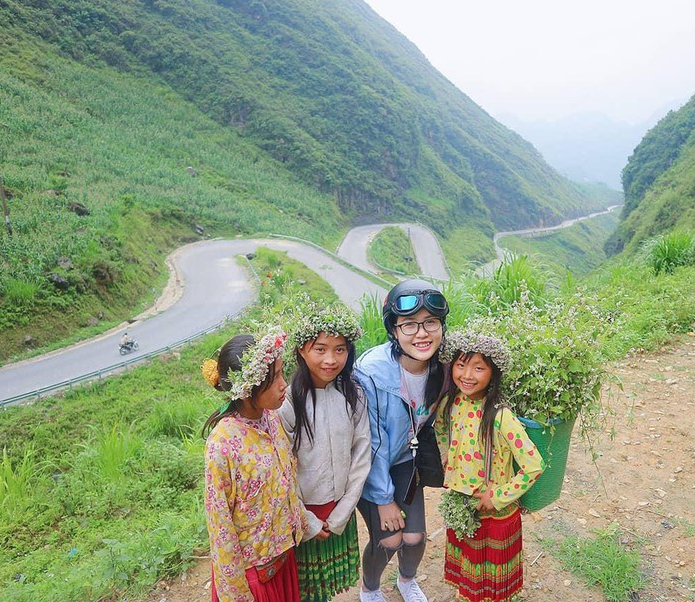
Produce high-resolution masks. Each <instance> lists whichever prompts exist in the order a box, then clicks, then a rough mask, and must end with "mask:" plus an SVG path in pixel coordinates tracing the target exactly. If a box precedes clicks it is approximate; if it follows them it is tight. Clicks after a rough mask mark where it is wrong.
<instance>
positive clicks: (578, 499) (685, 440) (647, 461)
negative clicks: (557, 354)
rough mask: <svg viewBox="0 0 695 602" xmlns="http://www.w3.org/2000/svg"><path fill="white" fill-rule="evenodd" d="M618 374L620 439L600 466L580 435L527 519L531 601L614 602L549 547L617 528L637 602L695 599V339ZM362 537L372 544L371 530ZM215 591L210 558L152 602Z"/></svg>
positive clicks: (431, 577)
mask: <svg viewBox="0 0 695 602" xmlns="http://www.w3.org/2000/svg"><path fill="white" fill-rule="evenodd" d="M612 372H613V374H615V375H616V376H617V377H618V378H619V379H620V381H621V382H622V386H623V391H622V392H620V391H618V392H617V394H614V395H612V396H611V397H607V398H606V399H607V402H608V403H609V404H610V407H611V408H612V409H613V410H614V412H615V417H614V421H613V422H612V424H611V426H612V427H613V428H614V429H615V432H614V436H613V437H612V438H611V437H610V436H609V433H608V432H606V433H604V434H603V437H602V440H601V442H600V456H599V458H598V459H597V462H596V466H595V465H594V464H593V463H592V462H591V456H590V454H589V453H588V452H587V451H586V450H585V448H584V444H583V443H582V442H581V441H580V440H579V439H577V437H576V432H575V438H574V439H573V443H572V448H571V451H570V456H569V460H568V465H567V473H566V477H565V483H564V487H563V491H562V495H561V496H560V499H559V500H558V501H557V502H556V503H554V504H552V505H551V506H550V507H548V508H546V509H543V510H541V511H539V512H537V513H534V514H529V515H527V516H526V517H525V519H524V549H525V567H524V570H525V588H524V592H523V598H524V599H525V600H529V601H533V602H556V601H557V600H562V601H564V602H591V601H594V602H602V601H603V600H605V597H604V596H603V594H602V592H601V590H600V589H598V588H596V587H594V586H591V585H588V584H586V583H584V582H583V581H582V579H581V578H580V577H578V576H576V575H574V574H573V573H572V572H570V571H569V570H567V569H565V568H564V567H563V566H562V565H561V564H560V562H559V561H558V560H557V559H556V558H555V557H554V555H553V553H552V551H551V547H549V546H548V545H547V542H548V541H557V540H559V539H560V538H563V537H565V536H566V535H568V534H570V533H572V534H577V535H579V536H581V537H591V536H593V535H594V534H595V532H596V531H597V530H605V529H608V528H609V527H611V526H612V525H615V526H617V527H619V532H620V536H619V541H620V543H621V545H623V546H625V547H627V548H629V549H633V550H638V551H639V553H640V555H641V558H642V565H641V568H642V571H643V574H644V575H645V577H646V585H645V587H644V588H643V589H641V590H640V591H638V592H634V593H633V594H632V595H631V597H630V602H635V601H637V600H642V601H649V602H681V601H690V602H695V336H693V335H692V333H691V335H690V336H687V337H684V339H682V340H680V341H678V342H676V343H675V344H674V345H673V346H672V347H669V348H667V349H662V350H661V351H660V352H659V353H655V354H650V355H645V356H639V357H635V358H630V359H627V360H625V361H623V362H621V363H619V364H617V365H616V366H614V367H613V368H612ZM576 430H577V429H575V431H576ZM439 496H440V491H439V490H433V489H430V490H428V494H427V507H428V530H429V540H430V541H429V544H428V549H427V552H426V557H425V559H424V561H423V564H422V565H421V569H420V574H419V581H420V583H421V585H422V588H423V590H424V591H425V593H426V594H427V596H428V598H429V600H430V602H445V601H448V600H454V599H455V591H454V589H453V588H451V587H450V586H448V585H446V584H445V583H444V582H443V580H442V571H443V562H444V539H445V536H444V530H443V525H442V520H441V517H440V516H439V512H438V511H437V508H436V506H437V503H438V501H439ZM361 537H362V540H361V541H366V535H365V533H364V531H362V533H361ZM544 542H545V543H544ZM395 576H396V569H395V566H394V567H393V568H387V570H386V573H385V575H384V581H383V589H384V591H385V593H386V596H387V597H388V599H389V600H390V601H391V602H398V601H400V600H401V597H400V594H399V593H398V591H397V590H396V589H395V587H394V584H395V581H394V580H395ZM209 588H210V566H209V560H208V559H205V558H201V559H200V561H199V562H198V563H197V564H195V565H194V566H192V567H191V568H190V569H189V570H188V571H187V572H186V573H185V574H184V575H182V576H181V577H177V578H176V579H173V580H171V581H168V582H161V583H160V584H158V586H157V587H156V588H155V589H154V590H153V591H152V593H151V595H150V596H149V597H148V598H146V602H207V601H209V600H210V589H209ZM335 600H336V602H347V601H348V600H358V594H357V591H356V589H355V590H352V591H350V592H346V593H344V594H341V595H340V596H338V597H336V598H335Z"/></svg>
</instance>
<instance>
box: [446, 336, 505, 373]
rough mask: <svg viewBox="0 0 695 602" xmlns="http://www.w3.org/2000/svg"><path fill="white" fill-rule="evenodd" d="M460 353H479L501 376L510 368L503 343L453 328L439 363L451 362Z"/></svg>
mask: <svg viewBox="0 0 695 602" xmlns="http://www.w3.org/2000/svg"><path fill="white" fill-rule="evenodd" d="M461 353H480V354H481V355H485V356H487V357H489V358H490V359H491V360H492V361H493V363H494V364H495V366H497V367H498V368H499V370H500V372H501V373H502V374H506V373H507V371H508V370H509V368H510V367H511V358H510V356H509V348H508V347H507V344H506V343H505V342H504V341H502V340H501V339H498V338H497V337H491V336H487V335H484V334H479V333H477V332H474V331H472V330H464V329H463V328H455V329H453V330H452V331H450V332H448V333H447V335H446V341H445V343H444V349H443V350H442V352H441V353H440V354H439V361H440V362H442V363H443V364H446V363H449V362H452V361H454V359H455V358H457V357H458V356H459V355H460V354H461Z"/></svg>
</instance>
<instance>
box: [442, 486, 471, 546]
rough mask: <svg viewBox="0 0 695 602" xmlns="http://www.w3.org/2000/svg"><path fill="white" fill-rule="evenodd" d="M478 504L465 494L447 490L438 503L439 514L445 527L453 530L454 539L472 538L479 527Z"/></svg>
mask: <svg viewBox="0 0 695 602" xmlns="http://www.w3.org/2000/svg"><path fill="white" fill-rule="evenodd" d="M478 504H479V502H478V500H477V499H476V498H474V497H473V496H470V495H466V494H465V493H459V492H458V491H453V490H451V489H447V490H446V491H445V492H444V493H443V494H442V501H441V502H439V512H441V513H442V516H443V517H444V522H445V523H446V526H447V527H449V528H450V529H453V531H454V533H455V534H456V537H458V538H459V539H462V538H463V537H464V536H465V537H473V536H474V535H475V532H476V531H477V530H478V527H480V517H479V516H478V511H477V510H476V508H477V506H478Z"/></svg>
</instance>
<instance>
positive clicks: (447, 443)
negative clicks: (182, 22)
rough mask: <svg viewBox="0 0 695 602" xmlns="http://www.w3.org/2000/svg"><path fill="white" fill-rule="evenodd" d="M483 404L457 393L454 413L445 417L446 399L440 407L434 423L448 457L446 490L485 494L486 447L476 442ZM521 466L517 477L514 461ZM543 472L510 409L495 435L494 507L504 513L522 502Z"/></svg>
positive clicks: (502, 413)
mask: <svg viewBox="0 0 695 602" xmlns="http://www.w3.org/2000/svg"><path fill="white" fill-rule="evenodd" d="M482 404H483V401H482V400H479V401H474V400H472V399H469V398H468V397H466V396H464V395H457V396H456V399H454V403H453V404H452V405H451V413H450V415H448V413H447V414H445V406H446V399H444V400H442V403H440V404H439V411H438V414H437V418H436V419H435V422H434V430H435V432H436V434H437V443H438V444H439V449H440V451H441V453H442V458H446V470H445V471H444V486H445V487H448V488H449V489H453V490H454V491H458V492H460V493H465V494H467V495H471V494H473V493H475V492H476V491H485V490H486V489H488V488H487V487H486V486H485V445H484V444H481V442H480V441H479V439H478V430H479V429H480V421H481V418H482V415H483V412H482ZM514 461H516V463H517V464H518V465H519V470H518V471H517V472H516V474H514V466H513V463H514ZM544 470H545V461H544V460H543V458H542V457H541V455H540V453H538V450H537V449H536V446H535V444H534V443H533V441H531V440H530V439H529V438H528V435H527V434H526V429H525V428H524V426H523V425H522V424H521V422H520V421H519V419H518V418H517V417H516V416H515V415H514V412H512V411H511V410H510V409H509V408H507V407H503V408H501V409H500V410H499V411H498V412H497V416H496V417H495V429H494V434H493V437H492V468H491V471H490V472H491V473H492V474H491V475H490V479H489V487H490V488H491V489H492V490H493V494H492V505H493V506H494V507H495V508H496V509H497V510H501V509H502V508H504V507H505V506H508V505H509V504H511V503H512V502H514V501H516V500H517V499H519V498H520V497H521V496H522V495H523V494H524V493H526V491H528V489H529V488H530V487H531V485H533V484H534V483H535V482H536V480H537V479H538V477H540V476H541V474H542V473H543V471H544Z"/></svg>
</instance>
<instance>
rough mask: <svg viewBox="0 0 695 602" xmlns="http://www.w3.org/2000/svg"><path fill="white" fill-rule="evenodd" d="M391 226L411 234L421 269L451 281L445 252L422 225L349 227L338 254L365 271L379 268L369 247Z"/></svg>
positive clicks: (429, 231)
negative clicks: (372, 261) (372, 257)
mask: <svg viewBox="0 0 695 602" xmlns="http://www.w3.org/2000/svg"><path fill="white" fill-rule="evenodd" d="M388 226H394V227H397V228H400V229H401V230H403V231H404V232H406V233H407V234H408V237H409V238H410V241H411V243H412V245H413V250H414V251H415V259H416V261H417V264H418V266H420V272H421V273H422V274H423V275H425V276H428V277H429V278H433V279H435V280H449V272H448V270H447V268H446V261H445V259H444V254H443V253H442V249H441V247H440V246H439V241H438V240H437V237H436V236H435V235H434V233H433V232H432V231H431V230H430V229H429V228H426V227H425V226H423V225H422V224H371V225H369V226H358V227H357V228H353V229H352V230H350V231H349V232H348V233H347V234H346V235H345V238H344V239H343V242H342V243H340V247H338V255H339V256H340V257H341V258H342V259H344V260H345V261H348V262H349V263H351V264H352V265H355V266H357V267H359V268H361V269H363V270H367V271H369V272H378V271H380V270H379V268H378V267H377V266H375V265H374V264H372V263H371V262H370V261H369V259H367V248H368V247H369V244H370V243H371V242H372V240H373V239H374V237H375V236H376V235H377V234H378V233H379V232H381V230H383V229H384V228H386V227H388Z"/></svg>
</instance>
